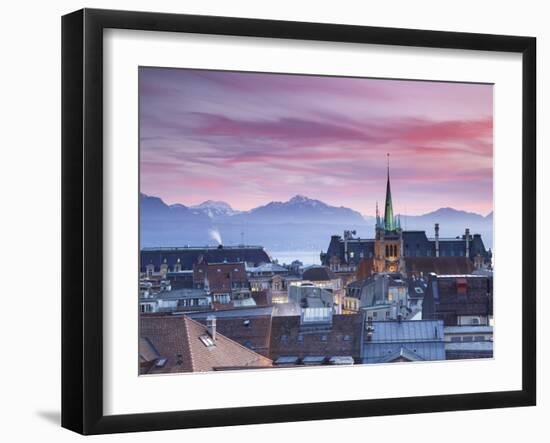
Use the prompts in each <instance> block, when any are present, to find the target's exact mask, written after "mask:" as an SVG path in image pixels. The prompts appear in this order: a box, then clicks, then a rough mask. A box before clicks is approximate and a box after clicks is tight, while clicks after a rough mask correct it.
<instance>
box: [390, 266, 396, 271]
mask: <svg viewBox="0 0 550 443" xmlns="http://www.w3.org/2000/svg"><path fill="white" fill-rule="evenodd" d="M388 269H389V271H390V272H395V271H396V268H395V265H391V266H390V267H389V268H388Z"/></svg>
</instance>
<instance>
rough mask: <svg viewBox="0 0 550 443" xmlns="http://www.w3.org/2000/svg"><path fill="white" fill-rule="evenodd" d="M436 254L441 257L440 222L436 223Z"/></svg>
mask: <svg viewBox="0 0 550 443" xmlns="http://www.w3.org/2000/svg"><path fill="white" fill-rule="evenodd" d="M435 256H436V257H439V223H436V224H435Z"/></svg>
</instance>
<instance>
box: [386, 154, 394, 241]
mask: <svg viewBox="0 0 550 443" xmlns="http://www.w3.org/2000/svg"><path fill="white" fill-rule="evenodd" d="M384 229H385V230H386V231H395V229H396V226H395V220H394V218H393V205H392V202H391V186H390V154H388V181H387V184H386V207H385V209H384Z"/></svg>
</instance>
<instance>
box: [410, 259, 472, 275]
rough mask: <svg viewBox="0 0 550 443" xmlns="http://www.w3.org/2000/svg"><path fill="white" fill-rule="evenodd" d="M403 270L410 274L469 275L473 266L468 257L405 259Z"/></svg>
mask: <svg viewBox="0 0 550 443" xmlns="http://www.w3.org/2000/svg"><path fill="white" fill-rule="evenodd" d="M404 260H405V270H406V272H407V274H408V275H409V276H410V275H411V274H416V275H419V274H420V273H422V274H424V275H426V276H427V275H428V274H430V273H431V272H435V273H436V274H471V273H472V271H473V270H474V265H473V263H472V261H471V260H470V259H469V258H468V257H405V258H404Z"/></svg>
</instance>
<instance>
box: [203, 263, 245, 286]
mask: <svg viewBox="0 0 550 443" xmlns="http://www.w3.org/2000/svg"><path fill="white" fill-rule="evenodd" d="M205 276H206V278H207V279H208V285H209V287H210V291H211V292H230V291H231V289H232V283H234V282H235V283H236V282H238V283H245V282H246V281H247V275H246V268H245V266H244V263H210V264H208V263H200V264H195V265H194V266H193V282H194V283H204V278H205Z"/></svg>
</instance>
